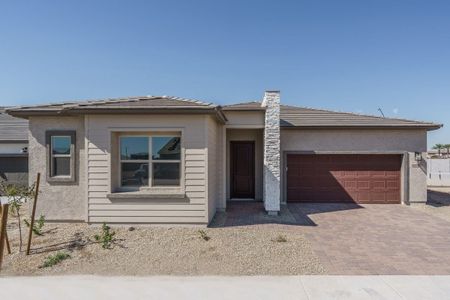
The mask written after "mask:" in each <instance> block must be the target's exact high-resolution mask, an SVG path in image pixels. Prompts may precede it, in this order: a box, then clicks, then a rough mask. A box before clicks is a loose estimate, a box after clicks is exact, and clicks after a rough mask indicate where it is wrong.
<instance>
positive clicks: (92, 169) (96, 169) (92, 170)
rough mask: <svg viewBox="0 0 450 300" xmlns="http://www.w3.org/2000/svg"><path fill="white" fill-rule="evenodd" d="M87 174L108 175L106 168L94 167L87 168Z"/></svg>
mask: <svg viewBox="0 0 450 300" xmlns="http://www.w3.org/2000/svg"><path fill="white" fill-rule="evenodd" d="M88 173H103V174H108V173H109V171H108V168H107V167H95V166H92V165H91V166H89V170H88Z"/></svg>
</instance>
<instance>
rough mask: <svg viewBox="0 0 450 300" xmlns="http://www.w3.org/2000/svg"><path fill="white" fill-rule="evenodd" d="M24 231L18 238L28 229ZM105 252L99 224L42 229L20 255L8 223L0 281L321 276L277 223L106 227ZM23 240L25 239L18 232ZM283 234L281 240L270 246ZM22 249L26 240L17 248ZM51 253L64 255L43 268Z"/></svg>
mask: <svg viewBox="0 0 450 300" xmlns="http://www.w3.org/2000/svg"><path fill="white" fill-rule="evenodd" d="M24 227H25V232H28V228H26V226H24ZM112 229H113V230H114V231H116V235H115V237H116V238H117V240H116V242H115V243H114V245H113V247H112V249H103V248H102V247H101V245H100V244H99V243H97V242H96V241H95V239H94V235H96V234H99V233H100V232H101V228H100V227H99V226H89V225H87V224H73V223H72V224H70V223H69V224H68V223H47V224H45V226H44V228H43V232H44V235H43V236H35V237H34V239H33V245H32V249H33V251H32V254H31V255H29V256H26V255H25V254H24V252H20V253H19V244H18V229H17V222H16V221H15V220H14V218H11V217H10V222H9V225H8V234H9V236H10V240H11V246H12V250H13V254H11V255H6V256H5V259H4V263H3V268H2V271H1V272H0V276H14V275H57V274H59V275H62V274H99V275H298V274H323V273H325V270H324V268H323V267H322V265H321V264H320V262H319V259H318V258H317V256H316V255H315V254H314V253H313V251H312V250H311V246H310V244H309V242H308V241H307V240H306V239H305V237H304V236H303V234H302V233H301V232H298V231H295V230H290V229H289V228H288V227H286V226H284V225H278V224H262V225H254V226H235V227H223V228H221V227H219V228H206V229H203V230H204V231H205V232H206V234H207V235H208V237H210V239H209V240H208V241H205V240H204V239H202V238H201V235H200V233H199V230H202V229H199V228H194V227H192V228H183V227H172V228H171V227H135V228H131V229H134V230H130V227H127V226H122V227H113V228H112ZM23 236H24V237H25V236H26V234H23ZM279 236H283V237H285V238H286V240H287V241H277V240H278V238H279ZM23 249H25V239H24V246H23ZM58 251H63V252H66V253H68V254H69V255H70V258H69V259H66V260H64V261H62V262H61V263H59V264H58V265H55V266H53V267H47V268H42V267H41V266H42V264H43V262H44V260H45V258H46V257H48V256H49V255H52V254H55V253H57V252H58Z"/></svg>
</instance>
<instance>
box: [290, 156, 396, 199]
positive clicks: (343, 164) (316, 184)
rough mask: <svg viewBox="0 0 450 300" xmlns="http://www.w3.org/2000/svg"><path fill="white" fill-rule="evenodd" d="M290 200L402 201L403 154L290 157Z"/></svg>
mask: <svg viewBox="0 0 450 300" xmlns="http://www.w3.org/2000/svg"><path fill="white" fill-rule="evenodd" d="M287 167H288V170H287V201H289V202H353V203H400V187H401V184H400V182H401V180H400V179H401V174H400V173H401V172H400V169H401V155H363V154H352V155H339V154H333V155H317V154H311V155H309V154H308V155H306V154H289V155H288V156H287Z"/></svg>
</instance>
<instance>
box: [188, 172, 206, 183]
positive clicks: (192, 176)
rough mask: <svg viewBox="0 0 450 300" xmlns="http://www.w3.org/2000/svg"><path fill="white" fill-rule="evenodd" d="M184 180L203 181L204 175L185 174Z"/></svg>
mask: <svg viewBox="0 0 450 300" xmlns="http://www.w3.org/2000/svg"><path fill="white" fill-rule="evenodd" d="M185 178H186V182H187V181H188V180H189V179H204V178H205V174H203V173H186V175H185Z"/></svg>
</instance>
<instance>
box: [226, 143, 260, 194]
mask: <svg viewBox="0 0 450 300" xmlns="http://www.w3.org/2000/svg"><path fill="white" fill-rule="evenodd" d="M230 148H231V151H230V152H231V153H230V175H231V195H230V196H231V198H248V199H254V198H255V142H253V141H239V142H230Z"/></svg>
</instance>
